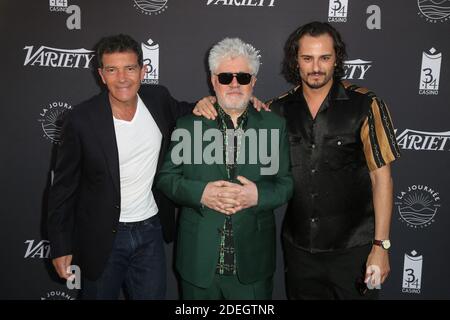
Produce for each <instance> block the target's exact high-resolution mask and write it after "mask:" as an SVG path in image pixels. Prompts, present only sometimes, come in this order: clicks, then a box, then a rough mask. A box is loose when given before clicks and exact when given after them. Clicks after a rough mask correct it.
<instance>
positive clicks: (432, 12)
mask: <svg viewBox="0 0 450 320" xmlns="http://www.w3.org/2000/svg"><path fill="white" fill-rule="evenodd" d="M417 6H418V7H419V16H421V17H423V18H425V20H426V21H428V22H431V23H436V22H438V21H440V22H444V21H447V20H450V0H417Z"/></svg>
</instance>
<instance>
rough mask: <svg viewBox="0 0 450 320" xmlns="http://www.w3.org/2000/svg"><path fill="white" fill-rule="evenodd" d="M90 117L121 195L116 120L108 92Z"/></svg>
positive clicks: (101, 98)
mask: <svg viewBox="0 0 450 320" xmlns="http://www.w3.org/2000/svg"><path fill="white" fill-rule="evenodd" d="M90 117H91V121H92V127H93V128H94V130H95V131H96V134H97V137H98V138H99V141H100V145H101V147H102V149H103V152H104V154H105V160H106V163H107V166H108V169H109V172H110V174H111V178H112V181H113V184H114V187H115V188H116V191H117V192H118V194H119V195H120V169H119V152H118V150H117V141H116V132H115V130H114V120H113V116H112V111H111V105H110V103H109V98H108V92H107V91H104V92H103V93H101V94H100V95H99V102H98V104H97V105H94V106H93V107H92V109H91V113H90Z"/></svg>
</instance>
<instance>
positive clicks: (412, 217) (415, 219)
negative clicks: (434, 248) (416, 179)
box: [395, 185, 441, 229]
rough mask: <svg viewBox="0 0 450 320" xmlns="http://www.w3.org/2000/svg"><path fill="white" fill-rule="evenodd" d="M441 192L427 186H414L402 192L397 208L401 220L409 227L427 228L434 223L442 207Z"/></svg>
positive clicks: (397, 198) (396, 202)
mask: <svg viewBox="0 0 450 320" xmlns="http://www.w3.org/2000/svg"><path fill="white" fill-rule="evenodd" d="M440 200H441V198H440V196H439V192H437V191H435V190H434V189H432V188H431V187H428V186H426V185H412V186H409V187H408V190H407V191H400V194H399V195H397V197H396V201H395V206H396V207H397V210H398V213H399V214H400V218H399V220H400V221H402V222H405V223H406V224H407V226H408V227H411V228H414V229H417V228H425V227H428V226H429V225H431V223H432V222H434V217H435V215H436V213H437V211H438V209H439V208H440V207H441V204H440Z"/></svg>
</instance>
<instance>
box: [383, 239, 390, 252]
mask: <svg viewBox="0 0 450 320" xmlns="http://www.w3.org/2000/svg"><path fill="white" fill-rule="evenodd" d="M381 245H382V246H383V249H386V250H387V249H389V248H390V247H391V242H390V241H389V240H383V242H382V243H381Z"/></svg>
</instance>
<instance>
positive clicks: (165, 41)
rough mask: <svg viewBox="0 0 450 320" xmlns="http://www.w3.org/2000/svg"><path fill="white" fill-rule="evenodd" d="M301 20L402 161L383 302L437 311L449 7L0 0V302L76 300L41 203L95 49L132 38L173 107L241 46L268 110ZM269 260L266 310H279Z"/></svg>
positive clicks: (94, 84) (200, 88)
mask: <svg viewBox="0 0 450 320" xmlns="http://www.w3.org/2000/svg"><path fill="white" fill-rule="evenodd" d="M313 20H319V21H328V22H330V23H331V24H332V25H333V26H334V27H336V28H337V29H338V30H339V31H340V32H341V34H342V36H343V38H344V40H345V42H346V44H347V47H348V54H349V55H348V60H347V61H346V63H345V71H346V72H345V76H344V78H345V79H347V80H349V81H351V82H353V83H355V84H357V85H360V86H364V87H367V88H369V89H371V90H373V91H374V92H376V93H377V94H378V95H379V96H380V97H381V98H383V99H384V100H385V101H386V103H387V104H388V106H389V108H390V111H391V115H392V117H393V121H394V125H395V128H396V135H397V139H398V143H399V145H400V147H401V149H402V157H401V158H400V159H399V160H398V161H396V162H395V163H394V164H393V178H394V185H395V190H394V212H393V219H392V231H391V240H392V244H393V246H392V249H391V254H390V257H391V274H390V277H389V278H388V281H387V282H386V283H385V284H384V285H383V287H382V294H381V297H382V298H383V299H449V298H450V290H449V286H450V273H448V272H446V269H447V266H448V265H449V263H450V256H449V253H450V232H449V231H448V230H449V229H448V228H449V226H450V217H449V214H450V209H449V208H450V173H449V167H450V105H449V104H450V103H449V101H450V90H449V89H450V88H449V85H448V83H449V82H450V41H449V39H450V38H449V36H450V1H449V0H434V1H433V0H398V1H388V0H120V1H106V0H50V1H48V0H28V1H26V0H25V1H13V0H9V1H8V0H1V1H0V25H1V32H0V36H1V43H2V49H1V51H0V56H1V59H0V61H1V66H2V67H1V71H2V73H1V77H0V82H1V86H0V88H1V89H0V92H1V108H0V112H1V116H0V121H1V133H2V134H1V135H0V142H1V157H0V159H1V169H0V175H1V180H0V181H1V185H0V188H1V192H0V196H1V199H2V201H1V203H2V205H1V209H0V210H1V215H0V226H1V228H2V232H1V241H0V246H1V255H2V259H1V260H2V262H1V263H0V266H1V267H0V269H1V273H0V280H1V281H0V298H1V299H64V300H70V299H76V298H77V290H76V289H73V290H70V289H69V288H67V287H66V285H65V283H63V282H60V281H58V279H57V277H56V275H55V273H54V272H53V267H52V266H51V260H50V259H49V256H50V251H51V243H49V241H48V240H47V236H46V227H45V220H46V217H47V213H46V211H47V205H46V198H47V193H48V186H49V182H50V180H51V168H52V165H53V161H54V157H53V153H54V147H55V146H57V145H58V143H59V141H60V140H59V139H60V138H59V134H60V130H61V123H60V121H59V119H60V117H61V115H62V114H64V113H65V112H67V111H68V110H70V109H71V108H72V106H74V105H76V104H77V103H79V102H81V101H84V100H86V99H87V98H89V97H90V96H92V95H94V94H96V93H98V92H99V91H100V90H101V86H100V84H99V81H98V78H97V74H96V70H95V69H94V52H93V51H92V49H93V47H94V45H95V44H96V43H97V42H98V40H99V39H100V38H101V37H103V36H106V35H112V34H117V33H127V34H130V35H131V36H132V37H134V38H135V39H136V40H137V41H138V42H140V43H141V44H142V49H143V52H144V62H145V63H146V64H147V65H148V66H149V68H148V71H147V74H146V76H145V79H144V80H143V85H152V84H162V85H164V86H166V87H168V88H169V90H170V92H171V94H172V95H173V96H174V97H175V98H177V99H178V100H185V101H196V100H198V99H199V98H201V97H203V96H206V95H209V94H210V89H209V85H208V81H209V78H208V73H207V63H206V57H207V54H208V49H209V48H210V47H211V46H212V45H213V44H215V43H216V42H218V41H219V40H221V39H223V38H224V37H227V36H230V37H240V38H242V39H243V40H244V41H246V42H249V43H251V44H253V45H254V46H255V47H256V48H257V49H260V50H261V55H262V66H261V69H260V73H259V76H258V81H257V84H256V90H255V95H256V96H257V97H259V98H260V99H261V100H269V99H271V98H273V97H276V96H279V95H280V94H282V93H283V92H285V91H287V90H289V89H290V88H291V86H290V85H289V84H288V83H287V82H286V81H285V80H284V79H283V77H282V76H281V74H280V70H281V61H282V57H283V45H284V43H285V41H286V40H287V37H288V35H289V34H290V33H291V32H292V31H293V30H294V29H295V28H297V27H298V26H300V25H302V24H304V23H307V22H310V21H313ZM283 215H284V211H283V208H281V209H279V210H277V224H278V231H279V228H280V225H281V222H282V219H283ZM278 242H279V238H278ZM278 249H279V250H278V261H277V271H276V274H275V289H274V294H273V298H274V299H285V298H286V295H285V286H284V273H283V269H284V265H283V259H282V250H281V247H280V245H279V244H278ZM166 250H167V256H168V263H167V265H168V269H169V274H168V277H169V288H168V298H169V299H177V298H178V290H177V282H176V278H175V275H174V272H173V268H172V265H173V263H172V245H167V246H166Z"/></svg>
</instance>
